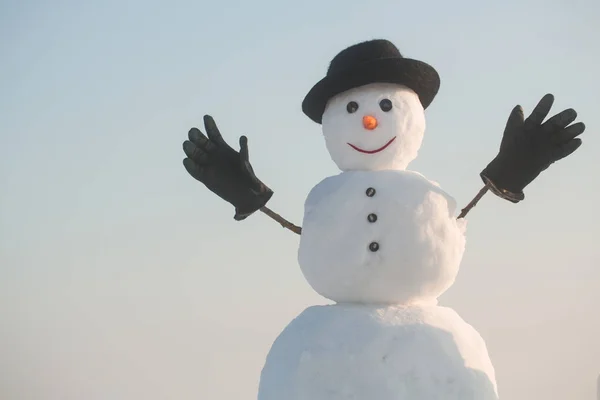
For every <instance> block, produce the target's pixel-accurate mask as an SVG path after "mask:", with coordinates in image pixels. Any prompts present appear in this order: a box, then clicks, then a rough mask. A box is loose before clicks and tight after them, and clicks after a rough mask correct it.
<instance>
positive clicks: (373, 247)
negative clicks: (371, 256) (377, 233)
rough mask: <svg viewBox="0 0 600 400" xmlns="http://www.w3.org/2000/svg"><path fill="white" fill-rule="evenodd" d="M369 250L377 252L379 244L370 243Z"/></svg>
mask: <svg viewBox="0 0 600 400" xmlns="http://www.w3.org/2000/svg"><path fill="white" fill-rule="evenodd" d="M369 250H371V251H377V250H379V243H377V242H371V244H370V245H369Z"/></svg>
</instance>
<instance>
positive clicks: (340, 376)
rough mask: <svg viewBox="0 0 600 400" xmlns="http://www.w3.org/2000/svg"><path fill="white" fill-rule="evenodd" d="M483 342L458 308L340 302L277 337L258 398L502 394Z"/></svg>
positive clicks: (308, 314) (466, 399)
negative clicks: (498, 390)
mask: <svg viewBox="0 0 600 400" xmlns="http://www.w3.org/2000/svg"><path fill="white" fill-rule="evenodd" d="M497 398H498V396H497V390H496V384H495V375H494V368H493V366H492V364H491V362H490V360H489V357H488V353H487V349H486V346H485V343H484V342H483V340H482V339H481V337H480V335H479V334H478V333H477V332H476V331H475V329H473V328H472V327H471V326H470V325H468V324H467V323H466V322H464V321H463V320H462V319H461V318H460V317H459V316H458V314H457V313H456V312H454V311H453V310H452V309H449V308H444V307H439V306H425V307H419V306H409V307H401V306H389V307H381V308H379V307H377V306H369V305H358V304H357V305H350V304H336V305H329V306H314V307H310V308H308V309H306V310H305V311H304V312H303V313H302V314H301V315H300V316H298V317H297V318H296V319H295V320H294V321H292V322H291V323H290V325H288V327H287V328H286V329H285V330H284V331H283V332H282V333H281V335H280V336H279V337H278V338H277V340H276V341H275V343H274V344H273V347H272V348H271V351H270V352H269V355H268V356H267V361H266V364H265V366H264V368H263V371H262V376H261V382H260V387H259V394H258V399H259V400H441V399H444V400H496V399H497Z"/></svg>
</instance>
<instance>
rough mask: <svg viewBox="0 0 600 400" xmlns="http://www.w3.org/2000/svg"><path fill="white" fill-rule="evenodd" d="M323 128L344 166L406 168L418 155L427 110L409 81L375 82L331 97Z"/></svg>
mask: <svg viewBox="0 0 600 400" xmlns="http://www.w3.org/2000/svg"><path fill="white" fill-rule="evenodd" d="M322 127H323V135H324V136H325V143H326V145H327V149H328V151H329V154H330V155H331V158H332V159H333V161H334V162H335V163H336V164H337V166H338V167H339V168H340V169H341V170H342V171H348V170H384V169H396V170H400V169H405V168H406V167H407V166H408V164H409V163H410V162H411V161H413V160H414V159H415V158H416V157H417V153H418V151H419V148H420V147H421V143H422V141H423V134H424V133H425V112H424V110H423V106H422V105H421V102H420V101H419V97H418V96H417V94H416V93H415V92H414V91H412V90H411V89H409V88H407V87H406V86H401V85H397V84H391V83H375V84H370V85H366V86H361V87H359V88H355V89H351V90H348V91H346V92H343V93H341V94H339V95H337V96H335V97H333V98H332V99H331V100H329V102H328V103H327V106H326V108H325V112H324V114H323V119H322Z"/></svg>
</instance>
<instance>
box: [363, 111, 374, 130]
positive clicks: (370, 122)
mask: <svg viewBox="0 0 600 400" xmlns="http://www.w3.org/2000/svg"><path fill="white" fill-rule="evenodd" d="M363 126H364V127H365V129H368V130H370V131H372V130H373V129H375V128H377V119H376V118H375V117H373V116H372V115H365V116H364V117H363Z"/></svg>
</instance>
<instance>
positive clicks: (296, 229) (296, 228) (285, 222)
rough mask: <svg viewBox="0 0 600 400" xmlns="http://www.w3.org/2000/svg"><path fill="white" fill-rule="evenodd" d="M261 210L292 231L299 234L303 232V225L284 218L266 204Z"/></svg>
mask: <svg viewBox="0 0 600 400" xmlns="http://www.w3.org/2000/svg"><path fill="white" fill-rule="evenodd" d="M260 211H262V212H263V213H265V214H267V215H268V216H269V217H271V218H273V219H274V220H275V221H277V222H279V223H280V224H281V226H283V227H284V228H287V229H289V230H290V231H292V232H294V233H297V234H298V235H300V234H301V233H302V228H301V227H299V226H297V225H294V224H292V223H291V222H290V221H288V220H287V219H285V218H283V217H282V216H281V215H279V214H277V213H276V212H274V211H273V210H271V209H269V208H268V207H266V206H264V207H261V209H260Z"/></svg>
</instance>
